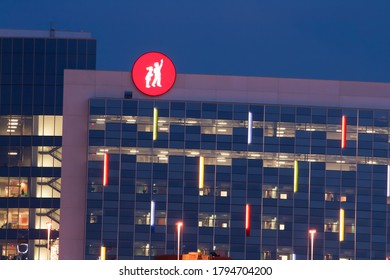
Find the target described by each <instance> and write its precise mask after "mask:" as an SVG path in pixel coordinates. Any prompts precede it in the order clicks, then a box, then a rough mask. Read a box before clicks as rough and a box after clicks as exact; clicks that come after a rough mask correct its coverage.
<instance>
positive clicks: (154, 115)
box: [153, 108, 158, 140]
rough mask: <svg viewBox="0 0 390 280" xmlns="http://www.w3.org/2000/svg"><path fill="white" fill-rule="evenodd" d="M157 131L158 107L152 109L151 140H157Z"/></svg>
mask: <svg viewBox="0 0 390 280" xmlns="http://www.w3.org/2000/svg"><path fill="white" fill-rule="evenodd" d="M157 133H158V109H157V108H154V110H153V140H157Z"/></svg>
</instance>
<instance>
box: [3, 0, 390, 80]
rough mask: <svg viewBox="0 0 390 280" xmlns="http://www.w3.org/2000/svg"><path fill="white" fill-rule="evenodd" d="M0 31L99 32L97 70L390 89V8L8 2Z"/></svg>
mask: <svg viewBox="0 0 390 280" xmlns="http://www.w3.org/2000/svg"><path fill="white" fill-rule="evenodd" d="M1 4H2V5H1V9H0V29H40V30H42V29H46V30H47V29H49V28H50V25H51V24H52V25H53V26H54V27H55V28H56V29H57V30H61V31H80V30H84V31H86V32H90V33H92V36H93V37H94V38H96V39H97V44H98V45H97V51H98V53H97V68H98V69H99V70H120V71H130V69H131V67H132V64H133V63H134V61H135V60H136V58H137V57H139V56H140V55H141V54H142V53H144V52H147V51H160V52H163V53H165V54H166V55H168V56H169V57H170V58H171V59H172V60H173V62H174V63H175V65H176V69H177V72H178V73H190V74H220V75H239V76H265V77H294V78H310V79H327V80H328V79H332V80H353V81H376V82H390V1H389V0H372V1H367V0H364V1H363V0H294V1H293V0H194V1H189V0H165V1H162V0H113V1H103V0H66V1H65V0H61V1H58V0H36V1H31V0H2V1H1Z"/></svg>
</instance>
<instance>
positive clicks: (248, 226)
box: [245, 204, 251, 236]
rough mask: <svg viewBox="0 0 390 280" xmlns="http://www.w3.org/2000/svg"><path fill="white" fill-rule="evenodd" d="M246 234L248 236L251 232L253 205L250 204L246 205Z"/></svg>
mask: <svg viewBox="0 0 390 280" xmlns="http://www.w3.org/2000/svg"><path fill="white" fill-rule="evenodd" d="M245 234H246V236H250V234H251V206H250V205H249V204H247V205H246V209H245Z"/></svg>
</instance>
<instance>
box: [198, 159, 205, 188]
mask: <svg viewBox="0 0 390 280" xmlns="http://www.w3.org/2000/svg"><path fill="white" fill-rule="evenodd" d="M203 187H204V157H202V156H201V157H199V189H203Z"/></svg>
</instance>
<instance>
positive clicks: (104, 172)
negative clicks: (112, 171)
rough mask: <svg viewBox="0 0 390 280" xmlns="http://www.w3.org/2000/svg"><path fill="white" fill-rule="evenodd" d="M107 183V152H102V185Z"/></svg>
mask: <svg viewBox="0 0 390 280" xmlns="http://www.w3.org/2000/svg"><path fill="white" fill-rule="evenodd" d="M107 185H108V154H107V153H105V154H104V166H103V186H107Z"/></svg>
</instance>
